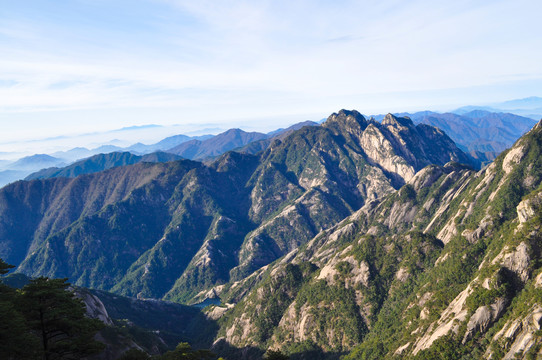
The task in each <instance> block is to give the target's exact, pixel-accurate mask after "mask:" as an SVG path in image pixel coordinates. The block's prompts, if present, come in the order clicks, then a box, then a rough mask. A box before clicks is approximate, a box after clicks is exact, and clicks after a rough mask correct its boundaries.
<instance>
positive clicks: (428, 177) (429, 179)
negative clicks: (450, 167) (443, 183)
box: [408, 165, 444, 192]
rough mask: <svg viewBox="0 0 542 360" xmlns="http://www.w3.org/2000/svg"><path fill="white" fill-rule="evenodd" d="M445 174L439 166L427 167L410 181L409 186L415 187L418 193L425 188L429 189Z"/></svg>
mask: <svg viewBox="0 0 542 360" xmlns="http://www.w3.org/2000/svg"><path fill="white" fill-rule="evenodd" d="M442 174H444V171H443V170H442V168H440V167H438V166H434V165H431V166H427V167H425V168H423V169H422V170H420V171H419V172H418V173H417V174H416V175H415V176H414V177H413V178H412V179H410V180H409V182H408V183H409V184H410V185H412V186H413V187H414V190H416V192H418V191H420V189H422V188H424V187H429V186H431V185H433V183H434V182H435V181H436V180H437V179H438V178H440V177H441V176H442Z"/></svg>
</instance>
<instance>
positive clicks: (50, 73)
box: [0, 0, 542, 150]
mask: <svg viewBox="0 0 542 360" xmlns="http://www.w3.org/2000/svg"><path fill="white" fill-rule="evenodd" d="M540 14H542V2H541V1H539V0H513V1H511V0H506V1H498V0H491V1H490V0H486V1H475V0H474V1H464V0H455V1H435V0H422V1H404V0H391V1H390V0H381V1H365V0H361V1H346V0H337V1H321V0H312V1H308V0H307V1H295V0H289V1H282V0H270V1H257V0H251V1H228V0H223V1H206V0H201V1H193V0H192V1H184V0H147V1H146V0H131V1H115V0H69V1H66V0H23V1H12V0H0V54H1V56H0V123H1V125H2V132H1V134H0V143H2V142H4V143H6V142H9V141H13V140H18V139H23V140H24V139H39V138H43V137H50V136H56V135H65V134H77V133H87V132H94V131H105V130H111V129H117V128H121V127H125V126H131V125H142V124H160V125H173V124H180V125H183V124H191V125H194V124H196V125H198V124H200V125H201V126H202V127H213V126H220V127H225V128H228V127H234V126H235V127H243V128H246V129H261V130H269V129H273V128H276V127H280V126H284V125H286V124H289V123H293V122H297V121H303V120H306V119H313V120H318V119H320V118H322V117H325V116H327V115H329V114H330V113H331V112H333V111H337V110H339V109H341V108H349V109H351V108H355V109H358V110H359V111H361V112H363V113H382V112H393V111H413V110H422V109H435V110H449V109H452V108H454V107H457V106H461V105H469V104H486V103H491V102H497V101H503V100H508V99H514V98H522V97H527V96H532V95H535V96H541V95H542V66H541V64H542V30H541V29H542V28H541V27H540ZM3 150H5V149H3Z"/></svg>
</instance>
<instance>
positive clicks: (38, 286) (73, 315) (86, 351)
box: [0, 260, 103, 360]
mask: <svg viewBox="0 0 542 360" xmlns="http://www.w3.org/2000/svg"><path fill="white" fill-rule="evenodd" d="M11 267H12V266H10V265H7V264H6V263H5V262H3V261H2V260H0V274H5V273H6V272H7V271H8V269H9V268H11ZM68 286H69V284H68V283H66V279H47V278H44V277H40V278H37V279H33V280H30V282H29V283H28V284H27V285H25V286H24V287H23V288H22V289H21V290H14V289H12V288H9V287H7V286H6V285H3V284H0V313H1V314H2V327H0V339H1V340H2V341H0V355H2V358H4V359H19V358H25V359H46V360H53V359H73V358H81V357H84V356H88V355H92V354H96V353H98V352H100V351H101V350H102V348H103V345H102V344H101V343H99V342H97V341H95V340H94V339H93V337H94V335H95V334H96V333H97V331H98V330H99V329H100V328H102V327H103V324H102V322H100V321H99V320H93V319H89V318H87V317H85V305H84V304H83V303H82V301H81V300H79V299H77V298H75V295H74V294H73V293H72V292H70V291H68V290H67V288H68Z"/></svg>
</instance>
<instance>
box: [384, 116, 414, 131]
mask: <svg viewBox="0 0 542 360" xmlns="http://www.w3.org/2000/svg"><path fill="white" fill-rule="evenodd" d="M382 125H391V126H394V127H408V128H412V127H414V123H413V122H412V120H411V119H410V118H409V117H407V116H405V117H397V116H395V115H393V114H390V113H388V114H387V115H386V116H385V117H384V119H383V120H382Z"/></svg>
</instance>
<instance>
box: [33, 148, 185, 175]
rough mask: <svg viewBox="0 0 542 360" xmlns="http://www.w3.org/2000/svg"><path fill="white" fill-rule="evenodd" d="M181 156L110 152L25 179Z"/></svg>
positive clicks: (45, 170)
mask: <svg viewBox="0 0 542 360" xmlns="http://www.w3.org/2000/svg"><path fill="white" fill-rule="evenodd" d="M180 159H181V157H180V156H177V155H174V154H170V153H165V152H154V153H150V154H147V155H143V156H138V155H134V154H132V153H130V152H111V153H107V154H98V155H94V156H91V157H89V158H87V159H83V160H79V161H76V162H75V163H73V164H71V165H68V166H65V167H63V168H58V167H51V168H47V169H43V170H40V171H38V172H35V173H32V174H30V175H28V176H27V177H26V178H25V180H36V179H48V178H54V177H69V178H73V177H77V176H79V175H82V174H91V173H96V172H100V171H104V170H107V169H111V168H113V167H117V166H126V165H133V164H136V163H138V162H168V161H174V160H180Z"/></svg>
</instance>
